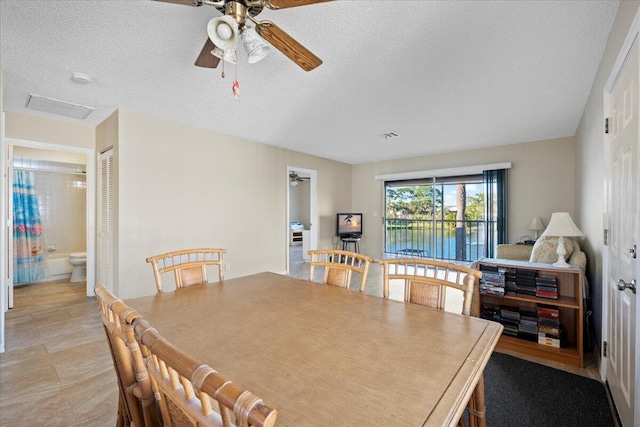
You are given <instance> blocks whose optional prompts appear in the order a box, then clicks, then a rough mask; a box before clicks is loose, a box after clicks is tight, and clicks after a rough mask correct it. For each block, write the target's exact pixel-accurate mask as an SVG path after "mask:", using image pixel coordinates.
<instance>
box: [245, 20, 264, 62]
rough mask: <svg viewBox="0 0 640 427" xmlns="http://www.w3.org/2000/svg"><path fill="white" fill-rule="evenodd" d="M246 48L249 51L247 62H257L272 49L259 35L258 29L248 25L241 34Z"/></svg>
mask: <svg viewBox="0 0 640 427" xmlns="http://www.w3.org/2000/svg"><path fill="white" fill-rule="evenodd" d="M240 38H241V39H242V44H243V45H244V50H245V51H246V52H247V62H249V64H255V63H256V62H258V61H260V60H261V59H263V58H264V57H265V56H267V54H268V53H269V50H270V49H271V48H270V47H269V45H268V44H267V43H265V41H264V40H263V39H262V37H260V36H259V35H258V33H257V32H256V30H254V29H253V28H251V27H249V26H247V27H246V28H245V30H244V31H243V32H242V34H241V35H240Z"/></svg>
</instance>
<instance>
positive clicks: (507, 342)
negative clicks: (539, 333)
mask: <svg viewBox="0 0 640 427" xmlns="http://www.w3.org/2000/svg"><path fill="white" fill-rule="evenodd" d="M482 265H486V266H495V267H506V268H516V269H524V270H535V271H536V276H540V277H555V278H556V281H557V286H558V299H555V300H554V299H548V298H540V297H535V296H528V295H519V294H516V295H505V296H496V295H488V294H482V293H480V292H479V287H478V289H477V291H478V298H477V300H476V301H477V306H476V313H477V314H478V316H480V313H481V307H482V305H483V304H493V305H499V306H510V307H517V308H518V309H520V310H530V311H533V310H535V308H536V306H537V305H538V304H540V305H544V306H547V307H553V308H556V309H558V310H559V312H560V324H561V326H562V327H563V329H564V335H563V344H562V347H561V348H556V347H550V346H546V345H543V344H538V343H537V342H532V341H528V340H525V339H521V338H518V337H513V336H509V335H502V337H501V338H500V341H499V342H498V345H497V348H499V349H504V350H510V351H515V352H519V353H523V354H527V355H530V356H536V357H540V358H544V359H548V360H554V361H556V362H561V363H566V364H568V365H573V366H577V367H580V368H582V367H583V366H584V357H583V342H582V341H583V319H584V307H583V295H582V282H583V272H582V270H581V269H580V268H578V267H575V266H570V267H568V268H562V267H554V266H553V265H551V264H542V263H532V262H524V261H512V260H506V259H488V258H485V259H481V260H479V261H478V268H480V267H481V266H482Z"/></svg>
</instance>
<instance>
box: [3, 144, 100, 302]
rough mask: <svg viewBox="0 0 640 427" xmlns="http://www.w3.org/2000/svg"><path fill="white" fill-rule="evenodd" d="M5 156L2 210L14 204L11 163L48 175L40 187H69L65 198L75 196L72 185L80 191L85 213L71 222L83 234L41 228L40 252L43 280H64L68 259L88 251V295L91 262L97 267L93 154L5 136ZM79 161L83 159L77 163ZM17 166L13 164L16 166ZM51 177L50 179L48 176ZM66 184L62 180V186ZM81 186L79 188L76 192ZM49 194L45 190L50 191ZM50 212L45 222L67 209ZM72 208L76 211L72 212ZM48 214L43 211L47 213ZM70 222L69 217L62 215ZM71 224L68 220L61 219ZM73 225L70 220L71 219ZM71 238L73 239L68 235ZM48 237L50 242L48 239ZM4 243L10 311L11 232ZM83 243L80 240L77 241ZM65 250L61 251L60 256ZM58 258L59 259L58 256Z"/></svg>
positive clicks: (6, 223)
mask: <svg viewBox="0 0 640 427" xmlns="http://www.w3.org/2000/svg"><path fill="white" fill-rule="evenodd" d="M3 151H4V153H5V158H6V159H7V162H6V173H7V175H6V176H7V177H8V179H7V180H5V182H6V183H7V184H6V185H7V187H6V188H4V189H3V206H7V207H8V208H10V207H11V205H12V203H13V190H12V186H13V182H12V181H13V169H14V164H16V166H18V169H22V170H25V169H32V170H33V169H40V171H39V172H41V173H42V174H47V175H51V176H49V177H46V176H42V177H41V179H40V181H41V184H45V185H46V187H47V188H48V187H49V184H53V182H56V181H61V182H60V183H59V184H60V185H61V187H65V188H66V187H69V186H70V187H72V188H71V191H69V192H68V193H66V192H65V195H64V197H65V198H69V197H73V187H74V186H75V187H78V188H77V190H78V191H81V192H82V193H84V200H83V201H82V202H83V203H82V204H83V205H84V206H83V212H82V213H78V212H74V213H73V215H81V216H82V218H80V220H79V221H78V220H77V219H76V221H75V222H80V227H82V230H77V231H78V232H77V233H76V232H73V231H70V230H65V229H64V224H62V225H59V226H58V225H56V226H55V227H48V228H49V230H46V229H44V227H43V235H44V236H45V239H41V243H40V244H41V250H42V254H43V265H44V268H45V270H48V271H46V273H45V274H46V275H47V274H48V275H49V277H46V276H45V280H46V279H50V280H55V277H53V278H51V273H53V274H61V275H62V276H61V277H65V280H66V276H65V275H66V274H67V273H70V272H69V271H66V270H65V268H66V267H65V266H66V264H67V262H66V261H67V260H68V258H69V257H68V255H69V254H70V253H75V252H86V285H85V287H84V289H83V292H84V293H85V294H86V295H87V296H92V295H93V284H94V282H95V273H94V270H95V268H94V264H95V261H94V260H95V250H94V245H95V243H94V242H95V230H94V228H95V227H94V224H95V221H94V216H95V214H94V212H95V208H94V205H95V194H94V193H95V161H94V150H93V149H89V148H81V147H73V146H65V145H58V144H48V143H43V142H36V141H27V140H20V139H13V138H7V139H6V143H5V146H4V147H3ZM80 159H82V160H80ZM16 162H17V163H16ZM81 163H84V164H83V165H82V166H83V167H82V169H84V170H83V171H81V170H71V169H72V168H74V167H79V165H80V164H81ZM52 176H53V177H54V178H55V179H52V178H51V177H52ZM62 181H64V182H62ZM80 187H81V188H80ZM49 190H50V191H52V192H53V191H56V190H55V187H54V186H52V188H49ZM49 190H47V191H49ZM46 197H51V194H48V195H46V196H43V198H42V199H44V198H46ZM72 203H75V202H72ZM52 208H53V209H54V211H55V212H54V213H53V214H52V215H51V218H49V219H48V221H55V222H59V221H60V217H61V216H63V213H62V212H63V211H64V210H65V209H67V208H65V207H63V206H58V207H57V208H55V207H52ZM74 209H75V208H74ZM49 214H50V213H47V215H49ZM66 219H67V220H69V217H68V216H67V217H66ZM13 221H14V220H13V210H12V209H7V215H5V216H3V227H5V229H7V230H9V229H10V228H11V229H13ZM63 222H69V221H66V220H65V221H63ZM72 222H73V221H72ZM70 234H73V236H70ZM47 237H48V238H47ZM5 238H6V240H7V242H6V244H7V248H8V249H9V250H8V251H6V257H7V259H6V260H5V262H6V265H7V267H8V268H7V270H8V271H7V273H8V274H7V275H6V276H3V277H4V281H5V282H4V283H3V286H4V289H3V292H6V294H5V295H6V298H5V301H6V306H5V309H6V308H11V307H13V288H14V277H15V272H14V271H13V269H14V267H13V248H14V236H13V233H10V232H8V233H6V237H5ZM78 239H81V241H80V242H77V241H76V240H78ZM63 252H64V253H63ZM58 255H59V256H58Z"/></svg>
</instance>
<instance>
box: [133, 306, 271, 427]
mask: <svg viewBox="0 0 640 427" xmlns="http://www.w3.org/2000/svg"><path fill="white" fill-rule="evenodd" d="M134 329H135V334H136V338H137V339H138V342H139V343H140V347H141V349H142V353H143V355H144V356H145V359H146V360H147V367H148V370H149V372H150V374H151V383H152V385H153V388H154V391H155V396H156V399H157V400H158V403H159V406H160V411H161V414H162V420H163V422H164V426H165V427H172V426H173V427H178V426H180V427H182V426H190V427H201V426H203V427H204V426H216V427H248V426H253V427H263V426H264V427H266V426H273V425H275V422H276V417H277V411H276V410H275V409H273V408H271V407H269V406H267V405H265V404H263V402H262V400H261V399H259V398H258V397H256V396H255V395H253V394H252V393H251V392H249V391H246V390H243V389H242V388H240V387H239V386H237V385H235V384H233V383H232V382H231V381H229V380H228V379H226V378H224V377H222V376H221V375H220V374H218V373H217V372H216V371H215V370H213V369H212V368H211V367H209V366H207V365H205V364H201V363H199V362H198V361H197V360H196V359H194V358H193V357H191V356H190V355H188V354H187V353H185V352H183V351H181V350H180V349H178V348H176V347H175V346H173V345H172V344H171V343H169V342H168V341H167V340H165V339H164V338H162V336H161V335H160V334H159V333H158V331H156V330H155V329H154V328H152V327H151V326H150V325H149V323H148V322H147V321H146V320H144V319H142V318H138V319H136V320H135V321H134ZM214 404H217V405H214Z"/></svg>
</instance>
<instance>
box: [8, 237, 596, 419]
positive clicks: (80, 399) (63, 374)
mask: <svg viewBox="0 0 640 427" xmlns="http://www.w3.org/2000/svg"><path fill="white" fill-rule="evenodd" d="M290 272H291V275H292V276H294V277H299V278H304V279H307V278H308V277H309V267H308V264H307V263H305V262H303V261H302V251H301V248H296V247H292V251H291V262H290ZM354 279H355V277H354ZM367 285H368V286H367V289H366V293H370V294H373V295H382V271H381V269H380V266H379V265H377V264H376V265H372V267H371V272H370V275H369V279H368V280H367ZM85 286H86V285H85V283H84V282H82V283H69V282H68V281H58V282H47V283H41V284H35V285H26V286H22V287H19V288H16V290H15V292H14V296H15V298H14V300H15V307H14V308H13V309H11V310H9V311H8V312H7V313H6V317H5V319H6V322H5V328H6V330H5V351H6V352H5V353H3V354H0V426H5V425H6V426H9V425H17V426H23V425H30V426H34V425H47V426H49V425H51V426H54V425H55V426H63V425H64V426H110V427H113V426H114V425H115V420H116V411H117V393H118V389H117V384H116V378H115V373H114V371H113V365H112V361H111V356H110V354H109V350H108V348H107V342H106V338H105V335H104V329H103V328H102V324H101V322H100V316H99V314H98V307H97V304H96V301H95V298H89V297H86V296H85ZM358 287H359V280H358V279H356V280H355V281H354V283H352V285H351V288H352V289H353V290H357V289H358ZM513 355H517V354H515V353H514V354H513ZM585 359H586V364H587V365H586V367H585V368H584V369H578V368H572V367H569V366H566V365H562V364H557V363H555V364H554V363H547V362H545V361H544V360H537V358H527V360H531V361H534V362H538V363H543V364H545V365H548V366H552V367H555V368H559V369H563V370H567V371H569V372H572V373H575V374H578V375H583V376H587V377H590V378H594V379H599V374H598V370H597V367H596V366H595V363H594V362H593V356H591V355H585Z"/></svg>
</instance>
